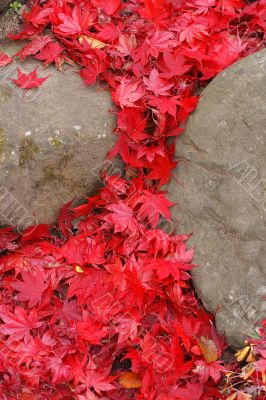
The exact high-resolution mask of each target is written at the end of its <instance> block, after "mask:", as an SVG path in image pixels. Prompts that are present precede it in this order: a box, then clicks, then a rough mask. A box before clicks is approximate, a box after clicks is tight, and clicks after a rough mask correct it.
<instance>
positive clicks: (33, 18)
mask: <svg viewBox="0 0 266 400" xmlns="http://www.w3.org/2000/svg"><path fill="white" fill-rule="evenodd" d="M53 11H54V10H53V8H52V7H44V8H43V7H41V6H40V5H39V4H36V5H35V7H32V9H31V10H30V11H29V12H28V13H26V12H24V13H23V18H24V19H25V21H27V22H29V23H30V24H32V25H33V26H35V27H39V26H45V25H46V24H47V23H48V22H49V20H50V16H51V14H52V12H53Z"/></svg>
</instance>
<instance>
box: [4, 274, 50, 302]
mask: <svg viewBox="0 0 266 400" xmlns="http://www.w3.org/2000/svg"><path fill="white" fill-rule="evenodd" d="M21 275H22V279H23V281H22V282H21V281H17V282H13V283H12V287H13V288H14V289H16V290H17V291H18V292H19V294H18V296H17V297H18V299H19V301H28V302H29V303H28V307H29V308H32V307H34V306H36V304H37V303H38V302H40V300H41V297H42V294H43V292H44V291H45V290H46V289H47V287H48V283H47V282H46V283H45V282H44V279H43V275H42V274H40V273H37V275H36V276H34V275H33V274H31V273H30V272H27V271H22V272H21Z"/></svg>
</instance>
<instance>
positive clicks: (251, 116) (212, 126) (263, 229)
mask: <svg viewBox="0 0 266 400" xmlns="http://www.w3.org/2000/svg"><path fill="white" fill-rule="evenodd" d="M176 158H177V159H179V160H181V162H180V163H179V164H178V167H177V169H176V173H175V177H174V179H173V180H172V183H171V184H170V187H169V190H170V199H171V200H172V201H175V202H177V203H178V206H177V207H175V209H174V211H173V214H174V219H175V221H176V223H177V224H178V229H179V231H180V232H191V231H193V233H194V234H193V237H192V239H191V242H190V243H191V244H192V245H196V258H195V262H196V263H197V264H199V267H198V268H196V269H195V270H194V273H193V278H194V283H195V287H196V290H197V293H198V295H199V297H200V299H201V300H202V302H203V304H204V305H205V307H206V308H207V309H208V310H210V311H212V312H217V314H216V322H217V326H218V329H219V330H220V331H221V332H225V334H226V336H227V339H228V340H229V343H231V345H232V346H234V347H239V346H241V345H242V344H243V341H244V339H245V338H246V337H247V336H248V335H252V334H254V327H255V324H256V322H257V321H258V320H261V319H262V318H263V317H265V316H266V301H265V296H266V266H265V261H266V50H263V51H260V52H258V53H256V54H254V55H251V56H249V57H247V58H246V59H244V60H242V61H240V62H238V63H236V64H235V65H233V66H231V67H230V68H228V69H227V70H226V71H224V72H222V73H221V74H220V75H219V76H218V77H216V78H215V79H214V80H213V81H212V82H211V83H210V84H209V85H208V87H207V88H206V89H205V90H204V92H203V94H202V98H201V100H200V102H199V105H198V108H197V110H196V111H195V113H194V114H193V115H192V116H191V117H190V119H189V121H188V124H187V127H186V130H185V133H184V135H183V136H182V137H181V138H180V140H178V142H177V150H176Z"/></svg>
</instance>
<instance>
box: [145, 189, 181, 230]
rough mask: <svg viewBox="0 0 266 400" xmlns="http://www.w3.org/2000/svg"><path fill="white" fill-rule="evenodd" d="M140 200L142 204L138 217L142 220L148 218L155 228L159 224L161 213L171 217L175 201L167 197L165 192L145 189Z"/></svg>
mask: <svg viewBox="0 0 266 400" xmlns="http://www.w3.org/2000/svg"><path fill="white" fill-rule="evenodd" d="M138 202H139V203H140V204H141V207H140V209H139V211H138V218H140V219H142V220H144V219H145V218H148V220H149V222H150V224H151V225H152V227H153V228H155V226H156V225H157V224H158V222H159V217H160V215H161V216H163V217H165V218H166V219H170V216H171V214H170V207H171V206H173V205H174V203H171V201H169V200H168V199H166V197H165V194H164V193H151V192H150V191H149V190H143V194H142V196H140V198H139V200H138Z"/></svg>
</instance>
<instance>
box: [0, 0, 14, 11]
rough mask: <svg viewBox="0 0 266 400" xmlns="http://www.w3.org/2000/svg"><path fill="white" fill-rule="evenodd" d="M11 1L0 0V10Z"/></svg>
mask: <svg viewBox="0 0 266 400" xmlns="http://www.w3.org/2000/svg"><path fill="white" fill-rule="evenodd" d="M10 3H11V0H0V11H3V10H4V9H5V8H7V6H8V5H9V4H10Z"/></svg>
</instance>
